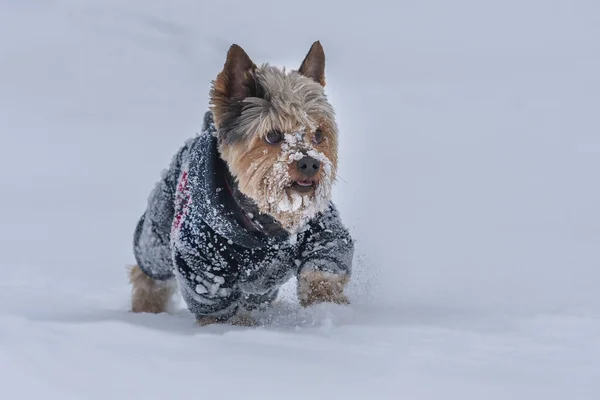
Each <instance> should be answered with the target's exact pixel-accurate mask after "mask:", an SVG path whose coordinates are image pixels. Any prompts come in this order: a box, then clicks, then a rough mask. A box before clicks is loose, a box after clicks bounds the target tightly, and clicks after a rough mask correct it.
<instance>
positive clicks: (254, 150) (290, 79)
mask: <svg viewBox="0 0 600 400" xmlns="http://www.w3.org/2000/svg"><path fill="white" fill-rule="evenodd" d="M324 68H325V55H324V53H323V48H322V47H321V44H320V43H319V42H315V44H313V46H312V47H311V49H310V51H309V53H308V54H307V56H306V58H305V59H304V61H303V63H302V65H301V67H300V69H299V70H298V71H286V70H285V69H278V68H275V67H272V66H270V65H268V64H263V65H262V66H260V67H257V66H256V65H255V64H254V62H252V60H251V59H250V58H249V57H248V55H247V54H246V53H245V52H244V50H243V49H242V48H241V47H239V46H237V45H233V46H231V48H230V50H229V52H228V54H227V60H226V62H225V66H224V68H223V71H221V73H219V75H218V76H217V79H216V80H215V81H214V82H213V87H212V90H211V105H212V110H213V114H214V117H215V122H216V126H217V136H218V137H219V150H220V154H221V157H222V158H223V160H224V161H225V162H227V165H228V166H229V170H230V172H231V174H232V175H233V176H234V177H235V178H236V180H237V182H238V185H239V189H240V191H241V192H242V193H243V194H245V195H246V196H248V197H249V198H251V199H253V200H254V201H255V202H256V204H257V206H258V208H259V210H260V211H261V212H262V213H265V214H269V215H271V216H273V217H274V218H275V219H276V220H277V221H279V223H281V225H282V226H283V227H284V228H285V229H287V230H288V231H290V232H292V233H294V232H295V231H296V230H297V229H298V228H299V227H300V226H301V225H302V224H304V223H305V222H306V221H307V220H308V219H310V218H311V217H312V216H314V215H315V214H316V213H317V212H319V211H322V210H323V209H324V208H325V207H326V206H327V204H328V202H329V198H330V196H331V187H332V185H333V182H334V181H335V179H336V173H337V165H338V153H337V149H338V128H337V124H336V122H335V113H334V110H333V107H332V106H331V104H330V103H329V101H328V100H327V97H326V95H325V93H324V89H323V86H324V84H325V77H324V73H325V72H324ZM257 88H260V89H257ZM317 130H320V131H321V132H322V133H323V140H322V141H321V142H320V143H315V142H314V141H313V140H312V138H313V137H314V135H315V132H316V131H317ZM271 131H278V132H281V133H283V134H285V135H286V137H290V140H286V141H284V142H281V143H278V144H276V145H273V144H269V143H266V141H265V137H266V135H267V134H268V133H269V132H271ZM301 154H303V155H309V156H311V157H313V158H316V159H317V160H319V161H320V162H321V164H322V166H323V167H322V168H321V170H320V172H319V174H318V175H317V176H316V177H314V182H315V190H314V191H313V192H312V193H308V194H304V195H302V196H298V195H297V193H294V190H293V189H291V186H292V185H293V183H294V182H295V181H298V180H302V179H303V178H302V176H300V173H299V172H298V170H297V168H296V162H295V161H297V160H298V159H299V158H301V157H302V156H301ZM288 204H289V205H291V206H288Z"/></svg>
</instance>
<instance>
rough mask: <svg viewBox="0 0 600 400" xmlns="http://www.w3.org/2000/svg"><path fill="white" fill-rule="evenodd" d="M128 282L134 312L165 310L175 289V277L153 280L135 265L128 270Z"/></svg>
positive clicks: (159, 311) (154, 312)
mask: <svg viewBox="0 0 600 400" xmlns="http://www.w3.org/2000/svg"><path fill="white" fill-rule="evenodd" d="M129 282H131V284H132V289H131V294H132V296H131V311H133V312H135V313H153V314H159V313H162V312H166V311H167V306H168V305H169V301H170V300H171V298H172V297H173V294H174V293H175V291H176V290H177V283H176V282H175V279H169V280H167V281H157V280H154V279H152V278H150V277H149V276H148V275H146V274H145V273H144V272H143V271H142V270H141V268H140V267H139V266H137V265H134V266H133V267H131V269H130V270H129Z"/></svg>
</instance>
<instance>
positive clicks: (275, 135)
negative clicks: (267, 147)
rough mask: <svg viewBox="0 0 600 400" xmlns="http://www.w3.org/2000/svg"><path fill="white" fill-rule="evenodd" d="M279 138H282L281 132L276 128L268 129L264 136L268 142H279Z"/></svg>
mask: <svg viewBox="0 0 600 400" xmlns="http://www.w3.org/2000/svg"><path fill="white" fill-rule="evenodd" d="M281 139H283V134H282V133H281V132H280V131H278V130H273V131H269V132H268V133H267V136H265V140H266V141H267V143H269V144H277V143H279V142H281Z"/></svg>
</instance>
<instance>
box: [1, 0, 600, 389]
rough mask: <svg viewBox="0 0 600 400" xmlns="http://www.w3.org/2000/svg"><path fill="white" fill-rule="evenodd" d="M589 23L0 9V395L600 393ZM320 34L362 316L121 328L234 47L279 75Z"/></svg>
mask: <svg viewBox="0 0 600 400" xmlns="http://www.w3.org/2000/svg"><path fill="white" fill-rule="evenodd" d="M599 12H600V5H599V4H598V3H597V2H594V1H590V0H587V1H586V0H573V1H567V0H562V1H561V0H557V1H553V2H547V1H542V0H526V1H516V0H504V1H495V2H480V1H476V0H459V1H455V2H444V1H442V0H425V1H421V2H395V1H373V2H369V3H368V4H366V3H358V2H350V3H343V5H342V3H338V2H321V1H320V2H316V1H313V0H308V2H304V3H302V5H299V4H297V3H288V2H277V3H271V2H265V1H262V0H257V1H254V2H239V3H236V4H235V5H233V4H232V3H230V2H212V3H210V4H207V3H205V2H197V1H193V0H182V1H179V2H170V1H167V0H144V1H142V0H130V1H127V2H123V1H118V0H104V1H99V0H85V1H81V0H52V1H39V0H3V1H2V2H0V55H1V56H0V138H1V139H0V181H1V182H2V193H3V196H2V199H1V200H0V202H1V203H0V204H1V205H2V207H1V208H0V221H1V224H0V246H1V247H0V249H1V253H0V273H1V279H0V397H2V398H8V399H33V398H44V399H61V400H62V399H78V400H80V399H106V398H115V399H131V398H144V399H159V398H166V397H169V398H174V399H175V398H183V397H186V398H187V397H193V396H195V397H198V398H215V399H220V398H223V399H229V398H242V397H243V398H247V399H254V398H257V399H258V398H260V399H306V398H313V399H338V398H339V399H370V398H378V399H400V398H408V399H461V400H466V399H482V398H483V399H503V400H504V399H507V398H510V399H538V398H541V399H545V400H546V399H569V400H570V399H586V400H587V399H598V398H599V397H600V383H599V381H598V376H600V312H599V311H598V310H599V309H600V296H599V295H598V287H599V286H600V269H599V268H598V266H599V265H600V255H599V254H600V253H599V252H598V248H599V245H598V244H599V243H600V213H599V212H598V205H599V204H600V189H599V187H598V185H597V181H598V177H597V175H598V171H599V170H600V157H599V155H600V136H599V135H598V132H599V131H600V129H599V128H600V126H599V125H600V124H599V122H598V117H597V112H598V109H599V105H600V78H599V77H598V73H597V71H598V70H600V42H598V40H597V38H598V37H599V36H600V23H599V22H600V21H599V20H598V15H600V13H599ZM261 13H262V14H263V15H262V16H261V15H260V14H261ZM223 23H225V24H226V27H225V28H224V27H223V26H222V25H221V24H223ZM290 26H302V27H308V29H290ZM282 32H285V34H283V35H282V34H281V33H282ZM317 39H320V40H321V42H322V44H323V46H324V48H325V52H326V55H327V87H326V89H327V93H328V96H329V98H330V100H331V102H332V103H333V105H334V106H335V107H336V113H337V122H338V125H339V128H340V141H341V148H340V169H339V171H338V172H339V178H340V179H338V182H337V183H336V186H335V188H334V194H333V196H334V199H335V200H336V203H337V205H338V207H339V209H340V212H341V214H342V217H343V218H344V220H345V221H346V223H347V225H348V226H349V227H350V228H351V230H352V233H353V234H354V236H355V237H356V238H357V240H358V243H357V255H356V262H357V265H356V273H355V276H354V278H353V281H352V282H351V285H352V287H351V288H350V289H351V290H350V291H349V296H350V299H351V300H352V305H350V306H347V307H344V306H336V305H320V306H316V307H313V308H310V309H301V308H300V307H299V306H298V305H297V303H296V300H295V288H294V286H293V283H290V285H289V286H287V287H286V290H285V292H284V294H283V296H282V299H281V301H280V302H279V303H278V304H277V305H276V306H274V307H273V309H271V310H270V311H267V312H264V313H261V314H260V315H259V316H258V317H259V318H260V319H261V321H262V322H263V326H262V327H260V328H241V327H230V326H208V327H198V326H196V325H195V324H194V321H193V318H192V317H191V315H190V314H189V313H188V312H187V311H186V310H185V309H184V308H182V305H181V303H179V304H175V305H174V308H173V312H172V314H171V315H167V314H164V315H134V314H131V313H129V312H128V298H129V297H128V296H129V287H128V285H127V279H126V265H127V264H129V263H132V262H133V255H132V249H131V242H132V234H133V230H134V228H135V224H136V223H137V219H138V218H139V216H140V213H141V212H142V211H143V209H144V207H145V204H146V199H147V196H148V194H149V191H150V190H151V189H152V187H153V185H154V183H155V182H156V180H157V179H158V178H159V176H160V173H161V171H162V170H163V169H164V168H165V167H166V166H167V165H168V163H169V162H170V160H171V157H172V156H173V154H174V153H175V151H176V150H177V149H178V148H179V147H180V146H181V145H182V144H183V143H184V141H185V140H186V139H187V138H188V137H189V136H191V135H193V134H194V133H195V132H197V131H198V130H199V129H200V126H201V124H202V117H203V113H204V111H205V110H206V107H207V93H208V89H209V83H210V80H211V79H213V78H214V77H215V75H216V73H217V72H218V71H219V68H220V67H222V65H223V62H224V57H225V53H226V50H227V48H228V46H229V45H230V44H231V43H234V42H237V43H239V44H240V45H242V47H244V49H245V50H246V51H247V52H248V54H249V55H250V57H252V58H253V59H254V61H255V62H257V63H262V62H265V61H268V62H271V63H272V64H276V65H286V66H288V67H289V68H294V67H297V66H298V65H299V64H300V62H301V60H302V58H303V56H304V55H305V54H306V52H307V51H308V48H309V47H310V44H311V43H312V42H313V41H314V40H317Z"/></svg>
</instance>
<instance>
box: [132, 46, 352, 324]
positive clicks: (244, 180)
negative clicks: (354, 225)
mask: <svg viewBox="0 0 600 400" xmlns="http://www.w3.org/2000/svg"><path fill="white" fill-rule="evenodd" d="M324 86H325V55H324V52H323V48H322V47H321V44H320V43H319V42H315V43H314V44H313V45H312V47H311V49H310V51H309V52H308V54H307V55H306V57H305V59H304V61H303V62H302V64H301V66H300V68H299V69H298V70H297V71H285V69H283V70H282V69H278V68H275V67H273V66H270V65H268V64H263V65H262V66H260V67H257V66H256V65H255V64H254V62H252V60H251V59H250V58H249V57H248V55H247V54H246V52H245V51H244V50H243V49H242V48H241V47H239V46H237V45H233V46H231V48H230V49H229V52H228V54H227V59H226V61H225V65H224V67H223V70H222V71H221V72H220V73H219V74H218V76H217V78H216V79H215V80H214V81H213V83H212V90H211V91H210V103H211V110H212V113H213V116H214V121H215V125H216V127H217V138H218V146H219V153H220V155H221V158H222V159H223V160H224V161H225V163H226V165H227V167H228V169H229V173H230V174H231V176H232V177H233V178H234V179H235V181H236V183H237V185H238V189H239V191H240V192H241V193H242V194H243V195H245V196H247V197H248V198H249V199H251V200H252V201H253V202H254V203H255V204H256V206H257V207H258V210H259V211H260V212H261V213H263V214H267V215H269V216H271V217H272V218H273V219H274V220H275V221H276V223H277V224H279V225H280V226H281V227H282V228H283V229H285V230H286V231H288V232H290V233H292V234H295V233H296V232H298V231H299V230H301V229H302V227H303V226H304V225H305V224H306V222H307V221H308V220H310V219H311V218H312V217H313V216H315V215H316V214H317V213H318V212H320V211H322V210H323V209H324V208H325V207H326V206H327V204H328V202H329V200H330V198H331V187H332V185H333V182H334V181H335V179H336V171H337V164H338V154H337V146H338V128H337V124H336V121H335V116H334V111H333V107H332V106H331V104H330V103H329V102H328V100H327V98H326V96H325V94H324V90H323V87H324ZM273 131H275V132H280V133H281V134H282V136H283V140H282V141H281V142H280V143H277V144H271V143H268V142H267V141H266V140H265V138H266V136H267V135H268V134H269V133H270V132H273ZM317 134H318V135H322V140H321V141H318V140H315V139H316V138H315V136H316V135H317ZM303 155H304V156H305V155H308V156H310V157H312V158H314V159H316V160H318V161H319V162H320V165H321V168H320V169H319V171H318V172H317V173H316V175H314V176H312V177H310V182H312V185H313V188H312V189H311V191H310V192H307V193H304V192H299V191H297V190H295V188H294V187H293V185H294V183H296V184H297V182H299V181H303V182H305V181H306V176H304V175H303V174H302V171H300V170H299V169H298V167H297V162H296V161H297V160H298V159H299V158H301V157H302V156H303ZM298 279H299V282H298V296H299V299H300V303H301V304H302V305H303V306H309V305H311V304H314V303H318V302H334V303H339V304H347V303H348V298H347V297H346V296H345V295H344V293H343V289H344V286H345V285H346V283H347V282H348V279H349V278H348V276H347V275H335V274H331V273H328V272H321V271H318V270H314V271H307V272H305V273H302V274H300V276H299V277H298ZM130 281H131V283H132V285H133V297H132V310H133V311H134V312H150V313H160V312H165V311H166V310H167V305H168V302H169V299H170V298H171V296H172V294H173V293H174V292H175V287H174V279H172V280H170V281H167V282H164V281H156V280H154V279H152V278H150V277H148V276H147V275H145V274H144V273H143V272H142V270H141V269H140V268H139V267H137V266H135V267H133V268H132V269H131V271H130ZM215 322H218V321H217V319H216V318H214V317H206V318H204V319H200V320H199V321H198V323H199V324H200V325H206V324H210V323H215ZM229 322H231V323H237V324H242V325H252V320H251V318H250V317H249V316H248V315H246V314H238V315H237V316H235V317H233V318H232V319H230V321H229Z"/></svg>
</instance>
